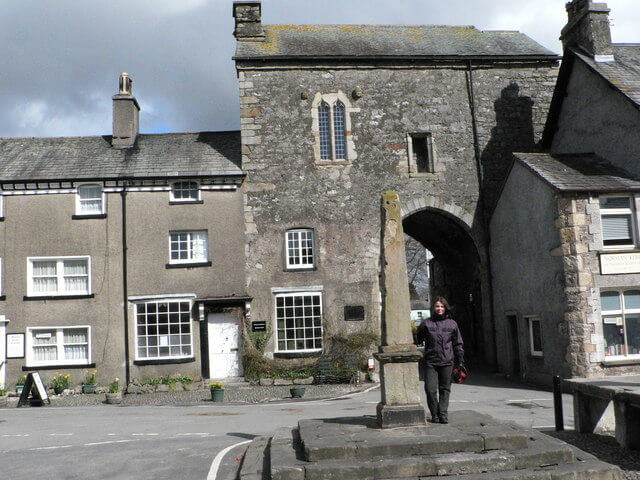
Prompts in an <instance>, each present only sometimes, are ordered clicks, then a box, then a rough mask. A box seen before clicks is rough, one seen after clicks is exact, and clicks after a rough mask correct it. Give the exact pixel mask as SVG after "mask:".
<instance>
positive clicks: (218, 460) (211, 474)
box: [207, 440, 251, 480]
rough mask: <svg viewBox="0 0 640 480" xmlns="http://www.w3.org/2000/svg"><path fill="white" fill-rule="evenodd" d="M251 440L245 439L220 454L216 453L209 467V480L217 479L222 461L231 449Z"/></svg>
mask: <svg viewBox="0 0 640 480" xmlns="http://www.w3.org/2000/svg"><path fill="white" fill-rule="evenodd" d="M250 442H251V440H245V441H244V442H239V443H236V444H235V445H231V446H229V447H227V448H225V449H224V450H222V451H221V452H220V453H218V455H216V458H214V459H213V462H212V463H211V468H210V469H209V473H208V474H207V480H216V476H217V475H218V468H220V463H221V462H222V459H223V458H224V456H225V455H226V454H227V453H228V452H229V450H232V449H234V448H236V447H239V446H240V445H244V444H245V443H250Z"/></svg>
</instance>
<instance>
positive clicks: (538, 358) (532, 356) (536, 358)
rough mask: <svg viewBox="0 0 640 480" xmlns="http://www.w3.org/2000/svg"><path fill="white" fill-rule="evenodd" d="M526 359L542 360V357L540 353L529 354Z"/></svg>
mask: <svg viewBox="0 0 640 480" xmlns="http://www.w3.org/2000/svg"><path fill="white" fill-rule="evenodd" d="M528 357H529V358H531V359H533V360H544V355H543V354H542V353H529V355H528Z"/></svg>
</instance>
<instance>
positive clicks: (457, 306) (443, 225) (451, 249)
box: [403, 209, 485, 361]
mask: <svg viewBox="0 0 640 480" xmlns="http://www.w3.org/2000/svg"><path fill="white" fill-rule="evenodd" d="M403 227H404V232H405V233H406V234H407V235H409V236H411V237H412V238H414V239H415V240H417V241H418V242H420V243H421V244H422V245H423V246H424V247H425V248H426V249H427V250H429V251H430V252H431V254H432V255H433V259H432V260H431V261H430V262H429V270H430V271H429V290H430V298H431V299H433V298H435V297H436V296H443V297H445V298H446V299H447V300H448V302H449V304H450V305H451V307H452V311H453V315H454V318H455V320H456V321H457V322H458V326H459V327H460V331H461V332H462V338H463V340H464V343H465V357H466V358H467V360H470V359H475V360H477V361H482V360H483V358H484V357H485V355H484V352H483V346H482V343H483V338H484V336H483V333H482V323H483V322H482V293H481V282H482V275H481V273H482V268H481V262H480V256H479V255H478V250H477V248H476V246H475V244H474V242H473V239H472V238H471V236H470V235H469V233H468V232H467V231H466V230H465V229H464V228H463V227H462V226H461V224H460V223H459V221H458V220H456V219H455V218H454V217H452V216H450V215H448V214H446V213H444V212H442V211H436V210H430V209H427V210H422V211H420V212H417V213H414V214H412V215H410V216H409V217H407V218H405V219H404V221H403Z"/></svg>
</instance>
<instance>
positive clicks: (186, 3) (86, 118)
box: [0, 0, 640, 137]
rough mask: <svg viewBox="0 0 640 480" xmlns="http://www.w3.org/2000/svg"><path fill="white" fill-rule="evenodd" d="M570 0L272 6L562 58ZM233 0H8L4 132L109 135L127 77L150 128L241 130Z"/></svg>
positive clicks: (277, 11) (618, 12) (632, 37)
mask: <svg viewBox="0 0 640 480" xmlns="http://www.w3.org/2000/svg"><path fill="white" fill-rule="evenodd" d="M564 4H565V1H564V0H520V1H518V0H515V1H514V0H321V1H318V0H263V4H262V14H263V22H264V23H267V24H269V23H303V24H304V23H342V24H344V23H347V24H349V23H375V24H409V25H415V24H449V25H475V26H476V27H478V28H480V29H485V30H491V29H495V30H519V31H521V32H524V33H526V34H527V35H529V36H530V37H532V38H533V39H534V40H536V41H538V42H539V43H541V44H542V45H544V46H545V47H547V48H549V49H550V50H552V51H554V52H556V53H560V43H559V41H558V40H557V38H558V36H559V32H560V29H561V28H562V26H563V25H564V24H565V21H566V12H565V9H564ZM608 5H609V7H610V8H611V21H612V36H613V40H614V42H633V41H636V42H640V28H638V26H639V24H640V0H609V2H608ZM231 6H232V1H231V0H108V1H107V0H56V1H47V0H2V1H1V2H0V59H2V62H1V63H0V64H1V65H2V67H1V68H0V137H30V136H76V135H103V134H110V133H111V96H112V95H113V94H114V93H116V90H117V85H118V75H119V74H120V72H121V71H127V72H129V74H130V75H131V77H132V78H133V79H134V94H135V96H136V98H137V99H138V102H139V103H140V105H141V108H142V112H141V126H140V129H141V131H142V132H144V133H158V132H188V131H202V130H232V129H237V128H238V123H239V121H238V110H239V106H238V100H237V85H236V76H235V69H234V65H233V62H232V61H231V57H232V55H233V51H234V39H233V36H232V32H233V18H232V16H231Z"/></svg>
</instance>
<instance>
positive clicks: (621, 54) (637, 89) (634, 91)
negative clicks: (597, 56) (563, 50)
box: [573, 44, 640, 106]
mask: <svg viewBox="0 0 640 480" xmlns="http://www.w3.org/2000/svg"><path fill="white" fill-rule="evenodd" d="M573 53H575V55H576V56H577V57H578V58H580V59H581V60H582V61H583V62H585V63H586V64H587V65H588V66H589V67H591V69H592V70H594V71H595V72H597V73H599V74H600V75H601V76H602V77H603V78H604V79H605V80H607V81H608V82H609V83H610V84H611V85H613V86H614V87H615V88H616V89H617V90H619V91H620V92H621V93H622V94H623V95H625V96H627V97H628V98H629V99H630V100H632V101H633V102H634V103H635V104H636V105H639V106H640V44H614V45H613V57H614V58H615V60H614V61H613V62H596V61H594V60H593V58H591V57H589V56H588V55H585V54H583V53H581V52H579V51H575V50H574V52H573Z"/></svg>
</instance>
